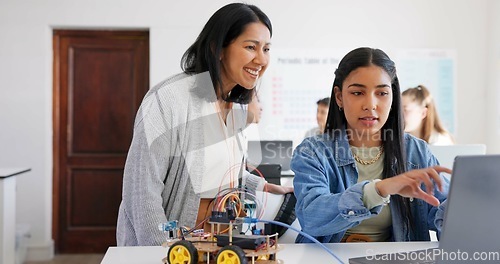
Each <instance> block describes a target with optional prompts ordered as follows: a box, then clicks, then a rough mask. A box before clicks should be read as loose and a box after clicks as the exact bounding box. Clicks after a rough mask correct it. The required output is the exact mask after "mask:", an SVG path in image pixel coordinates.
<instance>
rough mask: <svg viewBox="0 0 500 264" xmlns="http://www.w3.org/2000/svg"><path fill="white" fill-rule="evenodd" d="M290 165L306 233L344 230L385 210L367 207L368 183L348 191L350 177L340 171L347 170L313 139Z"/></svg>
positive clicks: (306, 141)
mask: <svg viewBox="0 0 500 264" xmlns="http://www.w3.org/2000/svg"><path fill="white" fill-rule="evenodd" d="M351 165H352V164H351ZM351 165H348V166H351ZM291 166H292V170H293V171H294V172H295V176H294V188H295V191H294V192H295V197H296V198H297V204H296V206H295V210H296V214H297V217H298V219H299V221H300V225H301V227H302V229H303V231H304V232H306V233H308V234H310V235H312V236H327V235H331V234H336V233H339V232H342V231H345V230H347V229H349V228H351V227H353V226H356V225H357V224H359V223H360V222H361V221H362V220H364V219H367V218H370V217H372V216H374V215H376V214H378V213H379V212H380V211H381V209H382V206H377V207H374V208H372V209H371V210H369V209H368V208H366V207H365V205H364V203H363V199H362V198H363V187H364V185H365V184H367V183H368V181H364V182H360V183H356V184H353V185H352V186H351V187H350V188H347V189H346V184H347V183H346V181H347V180H350V178H349V177H347V176H345V175H342V174H341V172H340V170H342V169H345V168H339V166H337V164H336V162H335V160H334V159H333V156H332V155H330V154H328V150H327V149H326V148H325V147H324V146H323V147H322V146H319V145H316V144H314V138H313V139H306V140H304V142H303V143H302V144H300V145H299V146H298V147H297V149H296V150H295V152H294V155H293V158H292V164H291ZM351 176H352V175H351ZM346 178H349V179H346Z"/></svg>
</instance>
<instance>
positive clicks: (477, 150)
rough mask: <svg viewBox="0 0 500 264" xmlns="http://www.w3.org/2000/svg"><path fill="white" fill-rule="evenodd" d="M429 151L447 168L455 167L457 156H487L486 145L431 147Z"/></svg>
mask: <svg viewBox="0 0 500 264" xmlns="http://www.w3.org/2000/svg"><path fill="white" fill-rule="evenodd" d="M429 149H430V150H431V152H432V154H434V156H435V157H436V158H437V159H438V161H439V164H441V166H444V167H446V168H452V167H453V161H454V160H455V157H456V156H466V155H484V154H486V145H484V144H461V145H448V146H435V145H429Z"/></svg>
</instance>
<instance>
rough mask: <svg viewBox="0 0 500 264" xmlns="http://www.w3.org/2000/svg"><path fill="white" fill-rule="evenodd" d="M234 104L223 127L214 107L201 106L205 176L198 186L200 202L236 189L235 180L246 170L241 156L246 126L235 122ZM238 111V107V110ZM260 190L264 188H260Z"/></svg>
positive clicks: (214, 103)
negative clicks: (205, 143) (232, 188)
mask: <svg viewBox="0 0 500 264" xmlns="http://www.w3.org/2000/svg"><path fill="white" fill-rule="evenodd" d="M235 106H236V104H233V109H232V110H230V111H229V113H228V115H227V118H226V124H225V123H224V121H223V120H222V118H221V117H220V115H219V114H218V112H217V103H216V102H211V103H208V104H205V105H204V106H203V109H202V112H203V115H204V116H207V117H208V118H206V119H204V122H205V123H204V124H203V125H204V127H205V129H204V137H205V142H207V145H206V147H205V175H203V178H202V183H201V194H200V195H201V198H214V197H215V196H216V195H217V193H218V192H219V191H220V190H222V189H224V188H228V187H229V186H230V182H231V181H232V183H233V186H234V187H237V186H238V176H239V175H241V174H242V173H243V170H244V169H245V168H244V166H243V163H242V161H243V155H244V153H246V152H247V145H248V144H247V139H246V136H245V134H244V133H243V129H244V128H245V125H246V123H244V122H242V120H239V119H238V118H235V113H234V112H235V111H237V109H236V110H235V108H234V107H235ZM237 107H238V108H240V107H241V106H239V105H238V106H237ZM262 186H263V184H262Z"/></svg>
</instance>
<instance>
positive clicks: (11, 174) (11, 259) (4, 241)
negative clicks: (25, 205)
mask: <svg viewBox="0 0 500 264" xmlns="http://www.w3.org/2000/svg"><path fill="white" fill-rule="evenodd" d="M30 170H31V169H26V168H0V263H3V264H14V263H15V245H16V175H19V174H21V173H25V172H28V171H30Z"/></svg>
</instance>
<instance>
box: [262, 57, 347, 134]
mask: <svg viewBox="0 0 500 264" xmlns="http://www.w3.org/2000/svg"><path fill="white" fill-rule="evenodd" d="M340 54H341V52H339V51H333V50H276V49H273V51H272V54H271V64H270V66H269V69H268V71H267V73H266V75H264V79H263V81H262V85H261V87H262V89H261V90H259V95H260V98H261V102H262V105H263V114H262V121H261V124H259V127H260V135H261V137H264V138H266V139H292V140H299V141H301V140H302V138H303V137H304V135H305V133H306V131H307V130H309V129H311V128H314V127H316V126H317V123H316V109H317V105H316V102H317V101H318V100H319V99H322V98H325V97H329V96H330V95H331V91H332V84H333V79H334V77H335V75H334V72H335V69H336V68H337V66H338V63H339V59H340V56H339V55H340Z"/></svg>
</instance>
